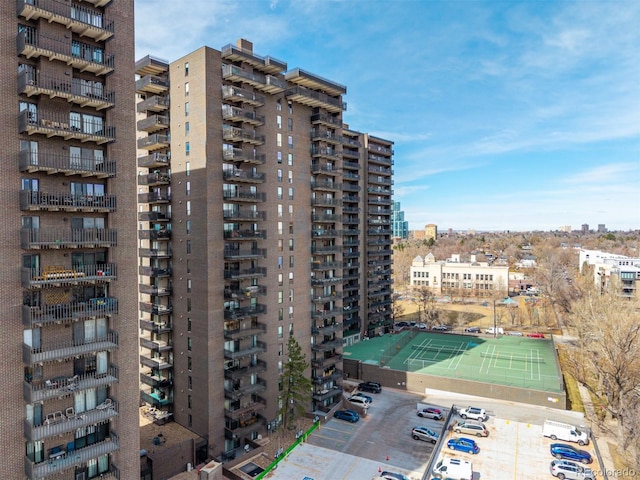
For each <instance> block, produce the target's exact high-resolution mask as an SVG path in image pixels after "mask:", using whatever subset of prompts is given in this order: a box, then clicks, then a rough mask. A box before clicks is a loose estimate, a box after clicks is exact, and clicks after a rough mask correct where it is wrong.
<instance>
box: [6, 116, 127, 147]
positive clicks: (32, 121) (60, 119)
mask: <svg viewBox="0 0 640 480" xmlns="http://www.w3.org/2000/svg"><path fill="white" fill-rule="evenodd" d="M72 113H75V112H72ZM94 118H99V117H94ZM18 131H19V133H26V134H27V135H44V136H46V137H47V138H51V137H59V138H63V139H64V140H78V141H80V142H82V143H85V142H93V143H96V144H98V145H103V144H105V143H110V142H115V140H116V129H115V127H111V126H108V125H105V124H104V123H103V122H102V119H99V120H94V121H80V119H78V120H75V119H74V120H72V117H71V115H70V114H69V113H66V114H65V113H59V112H41V111H38V112H37V113H36V112H29V111H27V110H24V111H22V112H20V116H19V117H18Z"/></svg>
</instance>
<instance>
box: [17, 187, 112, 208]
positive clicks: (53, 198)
mask: <svg viewBox="0 0 640 480" xmlns="http://www.w3.org/2000/svg"><path fill="white" fill-rule="evenodd" d="M20 209H21V210H30V211H35V210H48V211H63V212H105V213H107V212H114V211H115V210H116V196H115V195H100V196H88V195H70V194H69V193H62V192H59V193H45V192H32V191H27V190H22V191H21V192H20Z"/></svg>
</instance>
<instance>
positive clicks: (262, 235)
mask: <svg viewBox="0 0 640 480" xmlns="http://www.w3.org/2000/svg"><path fill="white" fill-rule="evenodd" d="M223 237H224V239H225V240H229V241H231V240H237V241H242V240H264V239H266V238H267V231H266V230H225V231H224V234H223Z"/></svg>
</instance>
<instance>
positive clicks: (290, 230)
mask: <svg viewBox="0 0 640 480" xmlns="http://www.w3.org/2000/svg"><path fill="white" fill-rule="evenodd" d="M289 235H293V223H290V224H289Z"/></svg>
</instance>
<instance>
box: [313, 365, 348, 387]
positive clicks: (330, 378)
mask: <svg viewBox="0 0 640 480" xmlns="http://www.w3.org/2000/svg"><path fill="white" fill-rule="evenodd" d="M342 375H343V373H342V370H339V369H337V368H333V369H332V371H331V372H329V373H326V374H324V375H317V376H314V377H312V378H311V381H312V382H313V383H314V384H316V385H323V384H325V383H329V382H334V381H336V380H342Z"/></svg>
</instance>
